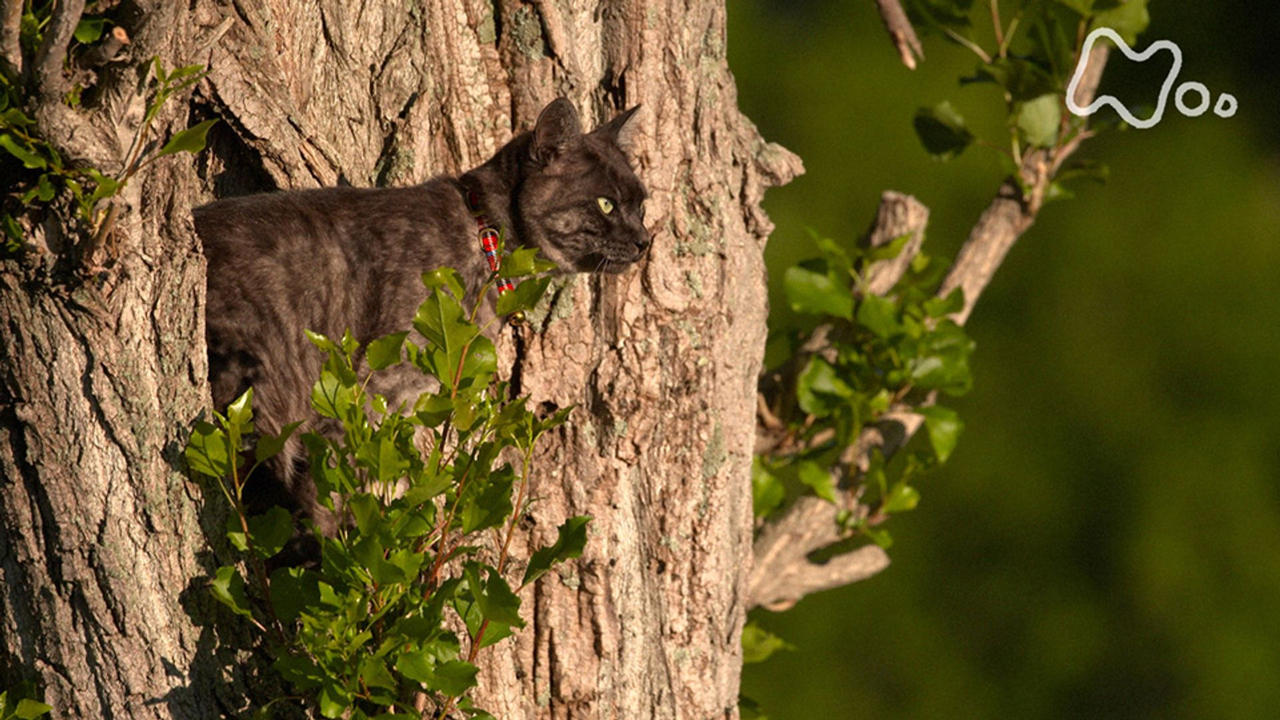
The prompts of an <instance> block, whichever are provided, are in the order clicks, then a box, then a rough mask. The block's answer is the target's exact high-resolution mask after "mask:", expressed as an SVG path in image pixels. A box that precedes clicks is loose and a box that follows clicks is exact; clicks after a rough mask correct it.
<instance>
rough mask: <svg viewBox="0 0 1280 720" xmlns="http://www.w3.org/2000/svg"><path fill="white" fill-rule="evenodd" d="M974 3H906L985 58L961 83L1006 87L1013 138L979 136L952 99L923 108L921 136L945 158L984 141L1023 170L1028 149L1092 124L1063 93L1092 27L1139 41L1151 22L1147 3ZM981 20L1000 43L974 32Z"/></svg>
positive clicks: (923, 25)
mask: <svg viewBox="0 0 1280 720" xmlns="http://www.w3.org/2000/svg"><path fill="white" fill-rule="evenodd" d="M973 4H974V3H973V2H972V0H912V1H911V2H908V3H907V7H908V11H909V13H910V14H911V16H912V19H913V20H914V21H915V22H916V24H917V27H918V28H920V29H921V30H922V31H930V30H932V31H936V32H939V33H941V34H943V35H944V36H946V37H947V38H948V39H950V40H951V41H953V42H955V43H957V44H959V45H962V46H964V47H966V48H968V49H969V50H972V51H973V52H974V54H975V55H977V56H978V59H979V64H978V67H977V68H976V69H975V70H974V73H973V74H972V75H970V76H967V77H962V78H960V84H961V85H971V84H975V83H990V84H994V85H997V86H999V87H1000V88H1001V89H1002V90H1003V92H1004V99H1005V110H1006V113H1007V118H1008V122H1007V124H1008V130H1009V136H1008V138H1007V140H1005V141H1002V142H995V141H991V140H978V139H977V138H975V137H974V136H973V135H972V134H971V133H970V132H969V130H968V129H967V128H965V124H964V118H962V117H961V116H960V114H959V113H958V112H956V111H955V110H954V108H952V106H951V104H950V103H949V102H947V101H943V102H941V103H939V104H938V105H936V106H935V107H933V108H921V109H920V110H919V111H917V113H916V117H915V129H916V134H917V136H918V137H919V139H920V142H921V144H922V145H923V146H924V148H925V150H926V151H927V152H928V153H929V154H931V155H933V156H934V157H936V158H938V159H941V160H948V159H950V158H952V157H954V156H956V155H957V154H959V153H960V152H961V151H962V150H964V148H966V147H968V146H969V145H970V144H971V143H973V142H975V141H978V142H980V144H982V145H984V146H986V147H988V148H992V149H995V150H997V151H1000V152H1002V153H1005V154H1006V155H1007V156H1008V158H1009V159H1010V160H1011V161H1012V163H1013V165H1014V166H1015V167H1016V166H1019V165H1021V163H1022V154H1023V152H1024V151H1025V149H1026V148H1031V147H1038V148H1053V149H1057V148H1061V147H1063V146H1064V145H1066V144H1067V143H1068V142H1071V141H1072V140H1074V139H1075V138H1077V137H1078V136H1079V134H1080V133H1081V132H1084V130H1085V122H1084V120H1083V118H1079V117H1075V116H1073V115H1070V114H1069V113H1067V112H1066V106H1065V100H1064V98H1065V92H1066V86H1067V83H1068V82H1069V80H1070V78H1071V74H1072V72H1073V71H1074V70H1075V64H1076V59H1077V57H1078V52H1079V45H1078V41H1079V40H1080V39H1083V37H1084V36H1085V34H1086V31H1087V30H1089V29H1091V28H1093V27H1102V26H1105V27H1111V28H1114V29H1115V30H1116V31H1117V32H1118V33H1120V35H1121V36H1122V37H1124V38H1125V40H1126V41H1128V42H1129V43H1131V44H1132V43H1133V42H1134V40H1135V38H1136V36H1137V34H1138V33H1140V32H1142V31H1143V30H1145V29H1146V26H1147V22H1148V20H1149V17H1148V14H1147V7H1146V6H1147V0H1054V1H1052V2H1048V1H1046V0H1020V1H1018V2H1005V3H999V4H992V6H991V7H985V6H986V5H987V4H986V3H979V4H980V5H984V7H981V8H980V9H975V8H973V7H972V6H973ZM993 7H994V8H995V10H996V11H998V12H999V13H1002V14H1003V18H1001V19H1000V24H999V25H997V24H996V18H994V17H992V15H993V14H995V11H993V10H992V8H993ZM974 13H977V15H975V14H974ZM975 19H978V20H979V22H978V23H975V22H974V21H975ZM982 22H985V23H986V24H988V25H990V30H989V32H990V35H991V36H992V37H994V46H991V45H988V46H986V47H984V46H983V45H982V42H981V40H980V36H979V34H977V33H975V26H976V24H980V23H982ZM982 37H985V35H984V36H982ZM1015 174H1016V173H1015ZM1056 190H1057V191H1058V192H1056V193H1055V196H1056V197H1067V196H1069V193H1067V192H1065V188H1062V187H1061V186H1058V187H1057V188H1056Z"/></svg>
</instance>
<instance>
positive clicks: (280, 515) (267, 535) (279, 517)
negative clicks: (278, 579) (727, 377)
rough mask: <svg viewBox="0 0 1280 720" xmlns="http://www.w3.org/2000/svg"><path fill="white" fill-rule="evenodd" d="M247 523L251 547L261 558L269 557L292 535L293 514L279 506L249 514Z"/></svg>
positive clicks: (281, 547)
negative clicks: (259, 513) (256, 513)
mask: <svg viewBox="0 0 1280 720" xmlns="http://www.w3.org/2000/svg"><path fill="white" fill-rule="evenodd" d="M248 523H249V535H250V536H251V537H252V538H253V549H254V551H255V552H257V553H258V555H259V556H260V557H262V558H269V557H272V556H274V555H275V554H276V553H278V552H280V550H281V549H283V548H284V544H285V543H286V542H288V541H289V538H291V537H293V516H292V515H290V514H289V511H288V510H285V509H284V508H282V507H279V506H276V507H273V508H271V509H270V510H268V511H266V512H265V513H263V514H261V515H252V516H250V517H249V518H248Z"/></svg>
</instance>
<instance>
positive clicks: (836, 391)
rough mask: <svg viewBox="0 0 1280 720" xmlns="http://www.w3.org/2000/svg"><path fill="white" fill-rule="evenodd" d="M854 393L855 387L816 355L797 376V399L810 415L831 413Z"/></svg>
mask: <svg viewBox="0 0 1280 720" xmlns="http://www.w3.org/2000/svg"><path fill="white" fill-rule="evenodd" d="M853 394H854V391H853V388H851V387H849V385H848V384H847V383H846V382H845V381H844V380H843V379H841V378H840V376H839V375H838V374H837V373H836V370H835V368H834V367H832V366H831V364H830V363H828V362H827V361H826V360H823V359H822V358H821V357H818V356H816V355H815V356H814V357H811V358H809V364H808V365H806V366H805V368H804V370H801V371H800V375H799V376H798V377H797V378H796V401H797V402H798V403H799V405H800V409H801V410H804V411H805V412H806V413H809V414H810V415H816V416H818V417H825V416H827V415H830V414H831V413H832V412H834V411H835V410H836V409H837V408H839V407H841V406H843V405H844V404H846V402H847V401H848V399H849V398H852V397H853Z"/></svg>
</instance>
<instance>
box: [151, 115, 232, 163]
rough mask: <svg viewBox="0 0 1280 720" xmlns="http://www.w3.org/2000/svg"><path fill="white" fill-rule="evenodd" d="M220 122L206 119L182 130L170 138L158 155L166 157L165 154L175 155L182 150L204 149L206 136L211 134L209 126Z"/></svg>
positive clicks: (196, 150) (194, 151)
mask: <svg viewBox="0 0 1280 720" xmlns="http://www.w3.org/2000/svg"><path fill="white" fill-rule="evenodd" d="M216 122H218V121H217V120H216V119H215V120H205V121H204V122H202V123H198V124H196V125H192V126H191V127H189V128H187V129H186V130H180V131H178V132H176V133H174V134H173V137H171V138H169V142H167V143H165V144H164V147H162V148H160V152H158V153H156V155H155V156H156V157H164V156H165V155H173V154H175V153H180V152H189V153H198V152H200V151H201V150H204V145H205V139H206V138H205V136H206V135H208V134H209V128H211V127H213V124H214V123H216Z"/></svg>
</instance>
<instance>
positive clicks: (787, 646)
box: [742, 622, 795, 665]
mask: <svg viewBox="0 0 1280 720" xmlns="http://www.w3.org/2000/svg"><path fill="white" fill-rule="evenodd" d="M779 650H795V646H793V645H792V644H791V643H789V642H787V641H786V640H783V639H782V638H780V637H778V636H777V635H774V634H773V633H771V632H769V631H768V630H765V629H764V628H762V627H760V626H759V625H758V624H756V623H755V622H748V623H747V624H746V625H745V626H744V627H743V628H742V662H743V664H744V665H750V664H752V663H758V662H764V661H765V660H768V659H769V656H770V655H772V654H774V653H776V652H778V651H779Z"/></svg>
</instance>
